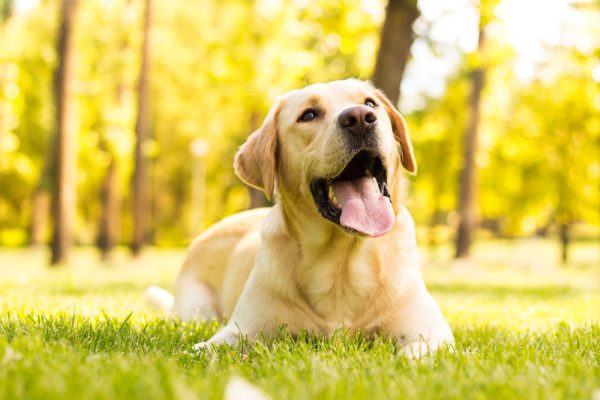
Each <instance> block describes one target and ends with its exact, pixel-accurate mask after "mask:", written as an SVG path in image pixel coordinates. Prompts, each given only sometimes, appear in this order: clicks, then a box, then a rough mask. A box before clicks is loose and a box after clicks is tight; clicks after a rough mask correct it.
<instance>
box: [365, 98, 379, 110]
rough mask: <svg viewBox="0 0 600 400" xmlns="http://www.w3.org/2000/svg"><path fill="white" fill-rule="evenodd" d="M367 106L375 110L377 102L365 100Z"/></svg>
mask: <svg viewBox="0 0 600 400" xmlns="http://www.w3.org/2000/svg"><path fill="white" fill-rule="evenodd" d="M365 106H367V107H371V108H375V107H377V103H375V100H373V99H370V98H367V99H366V100H365Z"/></svg>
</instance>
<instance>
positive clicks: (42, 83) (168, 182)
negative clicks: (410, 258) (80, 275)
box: [0, 0, 600, 244]
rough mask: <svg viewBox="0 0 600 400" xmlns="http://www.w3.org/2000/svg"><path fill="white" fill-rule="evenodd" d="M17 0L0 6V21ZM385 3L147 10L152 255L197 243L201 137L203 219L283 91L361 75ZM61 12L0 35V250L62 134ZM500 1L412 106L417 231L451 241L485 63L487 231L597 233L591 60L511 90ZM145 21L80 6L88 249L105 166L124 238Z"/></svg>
mask: <svg viewBox="0 0 600 400" xmlns="http://www.w3.org/2000/svg"><path fill="white" fill-rule="evenodd" d="M9 3H11V2H3V3H2V7H3V9H4V8H6V7H7V5H8V4H9ZM384 3H385V2H384V1H364V0H363V1H361V0H352V1H347V2H343V3H340V2H338V1H333V0H319V1H317V2H303V1H293V2H285V1H268V0H260V1H256V2H247V1H242V0H226V1H217V0H210V1H200V2H193V1H180V2H155V10H154V18H153V26H152V33H151V68H150V73H151V94H152V96H151V108H152V122H151V125H152V138H153V139H152V140H151V141H149V142H148V143H146V144H145V145H144V148H145V149H146V151H147V152H148V153H149V154H150V155H151V156H152V157H151V158H152V162H153V166H152V170H151V176H152V185H151V186H152V220H153V222H152V225H153V227H152V231H153V237H154V239H155V243H158V244H185V243H187V242H188V240H189V233H190V232H191V231H196V232H197V231H199V230H200V229H201V228H202V227H191V226H188V225H189V222H188V221H189V220H190V218H191V214H192V207H193V206H195V205H192V204H191V190H190V184H191V182H190V180H191V179H190V175H191V165H192V155H191V153H190V144H191V143H192V142H193V141H194V140H195V139H198V138H201V139H204V140H205V141H206V142H207V143H208V146H209V152H208V154H207V155H206V157H205V161H204V162H205V163H206V171H207V173H206V176H207V188H206V202H205V208H206V210H205V211H206V212H205V219H204V222H203V225H204V226H207V225H209V224H211V223H213V222H215V221H216V220H218V219H220V218H222V217H223V216H225V215H227V214H230V213H232V212H235V211H238V210H241V209H244V208H245V207H246V206H247V205H248V194H247V191H246V189H245V188H244V186H243V185H242V184H241V183H240V182H239V180H238V179H237V178H236V177H235V176H234V175H233V171H232V168H231V164H232V160H233V155H234V154H235V151H236V149H237V148H238V146H239V145H240V144H241V143H242V142H243V141H244V140H245V138H246V137H247V135H248V134H249V133H250V132H251V131H253V130H254V129H256V128H257V127H258V126H259V125H260V123H261V121H262V118H263V116H264V115H265V114H266V112H267V110H268V107H269V106H270V104H271V103H272V102H273V100H274V99H275V97H276V96H277V95H278V94H281V93H283V92H285V91H287V90H289V89H292V88H296V87H302V86H304V85H305V84H309V83H313V82H318V81H326V80H332V79H339V78H346V77H362V78H369V77H370V75H371V71H372V69H373V64H374V60H375V55H376V50H377V44H378V40H379V37H378V35H379V29H380V26H381V23H382V21H383V16H384ZM58 5H59V4H58V2H57V1H42V2H40V3H39V4H38V5H37V6H35V7H33V8H32V9H31V10H29V11H26V12H13V13H12V14H11V13H8V14H6V16H7V17H6V18H5V19H3V20H2V23H1V24H0V41H1V42H0V43H1V46H0V188H1V190H0V243H2V244H8V243H12V244H14V243H15V242H24V241H25V239H26V237H27V233H26V232H27V231H28V227H29V225H30V224H31V219H32V213H33V204H32V197H33V194H34V192H35V190H36V188H39V187H47V185H48V182H47V181H46V178H45V176H47V173H46V175H44V170H46V172H47V164H48V160H49V159H51V157H52V155H53V153H54V149H53V147H52V141H51V140H50V138H51V137H52V135H53V133H54V125H55V121H54V99H53V90H52V84H53V82H52V72H53V69H54V67H55V65H56V59H57V56H56V50H55V36H56V30H57V26H56V24H57V21H58ZM496 5H497V1H487V2H483V3H482V4H481V7H482V10H483V14H484V15H483V19H482V23H483V25H485V26H486V27H488V28H489V29H488V30H489V31H490V32H488V35H487V40H486V54H485V60H479V59H476V57H475V58H474V57H473V54H463V55H462V62H461V68H460V70H459V71H458V72H456V73H454V74H450V77H449V79H448V81H447V82H446V91H445V93H444V95H443V96H442V97H441V98H428V99H426V102H425V106H424V108H423V109H422V110H418V111H415V112H413V113H411V115H408V116H407V117H408V121H409V126H410V129H411V132H412V138H413V141H414V145H415V151H416V153H417V159H418V164H419V175H418V176H417V177H416V178H414V179H413V182H414V188H413V190H412V192H411V196H410V203H409V205H410V208H411V210H412V212H413V213H414V215H415V217H416V218H415V219H416V221H417V223H418V224H429V225H431V226H432V227H436V229H438V228H440V227H446V230H448V228H447V227H449V226H451V225H452V223H453V218H452V217H453V210H454V208H455V206H456V197H457V194H458V189H457V179H458V169H459V167H460V160H461V157H462V143H461V137H462V134H463V131H464V124H465V118H466V116H465V114H466V108H467V106H466V103H467V98H468V95H469V83H468V80H467V75H468V72H469V71H470V70H471V69H472V68H473V67H474V66H476V65H479V64H480V63H482V62H483V65H484V66H485V67H486V69H487V81H486V89H485V92H484V99H483V106H482V110H483V114H482V121H481V125H482V135H481V147H480V149H481V150H480V154H479V156H478V159H477V160H478V165H479V168H480V174H479V175H480V179H479V182H480V187H479V199H480V215H481V218H482V220H484V221H493V222H494V224H495V226H497V227H498V228H497V229H495V233H496V234H500V235H507V236H515V235H530V234H532V233H534V232H535V231H536V230H538V229H540V228H543V229H545V228H546V227H548V226H551V225H552V224H553V223H562V222H569V223H573V222H581V223H583V224H592V225H594V226H596V228H595V230H597V227H598V226H599V225H600V215H599V214H598V212H597V207H598V204H599V202H600V200H599V197H600V195H599V193H598V191H599V189H598V185H597V184H595V183H597V182H598V180H599V179H600V172H599V171H600V166H599V164H598V154H599V153H600V150H599V146H600V145H599V139H598V135H599V133H598V132H599V131H600V126H599V125H600V122H598V115H600V113H599V112H598V98H599V97H600V93H599V91H600V89H599V86H598V84H597V82H594V81H592V79H591V77H592V70H593V69H594V68H598V67H597V54H596V55H595V56H594V55H593V54H589V52H585V51H582V50H579V49H578V47H577V46H576V45H573V46H571V47H567V48H553V49H552V52H551V53H550V54H551V58H549V59H548V60H547V63H546V64H545V65H540V66H539V71H538V74H537V76H538V77H537V78H536V79H533V80H528V81H523V80H518V79H516V78H515V77H514V67H515V52H514V50H513V49H512V48H510V46H508V44H507V43H505V42H503V38H502V37H501V35H498V34H497V32H498V26H497V21H496V20H495V19H494V12H495V7H496ZM472 6H473V7H475V6H476V5H475V4H473V5H472ZM477 7H479V6H477ZM142 11H143V4H142V2H138V1H132V0H111V1H89V2H81V4H80V7H79V9H78V13H77V16H76V24H75V48H74V54H75V85H74V91H75V98H76V104H75V114H76V117H77V118H76V121H75V123H76V125H77V132H78V140H77V142H78V155H79V157H78V162H79V165H78V172H77V173H78V176H77V193H78V202H77V204H78V207H77V226H76V228H75V232H76V234H77V240H78V242H80V243H93V241H94V239H95V236H96V232H97V224H98V219H99V215H100V212H101V204H100V202H99V198H100V196H99V194H100V188H101V186H102V182H103V181H104V179H105V176H106V173H107V168H108V165H109V164H110V163H111V162H114V163H116V165H117V166H118V169H117V171H118V172H117V174H118V189H119V192H120V193H121V203H122V208H123V210H122V212H121V216H120V225H121V233H122V235H121V241H127V240H128V239H129V234H130V231H131V229H130V226H131V210H130V204H131V195H132V193H131V190H130V187H131V172H132V159H133V156H132V149H133V144H134V134H133V129H134V123H135V116H136V111H137V110H136V90H137V86H136V85H137V76H138V73H139V63H140V45H141V19H142V15H141V14H142ZM578 12H580V13H594V12H595V11H593V10H592V11H590V10H587V9H585V8H582V9H579V10H578ZM3 15H4V14H3ZM590 15H591V14H590ZM431 23H432V24H435V23H436V21H432V22H431ZM473 29H476V27H473ZM588 34H589V38H587V39H586V40H588V41H589V42H590V43H592V44H594V43H597V39H595V38H597V37H598V35H597V31H590V32H588ZM430 44H431V45H432V46H433V47H435V46H436V45H437V44H436V43H430ZM596 47H597V46H596ZM595 230H594V229H592V230H591V232H595ZM432 232H433V231H432ZM436 235H437V234H433V236H436ZM433 236H432V238H433ZM443 236H444V235H442V236H441V237H443ZM441 237H440V238H441ZM436 240H437V239H436Z"/></svg>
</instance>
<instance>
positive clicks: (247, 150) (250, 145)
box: [233, 104, 279, 200]
mask: <svg viewBox="0 0 600 400" xmlns="http://www.w3.org/2000/svg"><path fill="white" fill-rule="evenodd" d="M278 116H279V104H275V105H273V107H271V110H270V111H269V113H268V114H267V116H266V118H265V120H264V122H263V124H262V126H261V127H260V128H258V129H257V130H256V131H254V132H252V134H251V135H250V136H249V137H248V140H246V143H244V144H243V145H242V147H240V149H239V150H238V152H237V154H236V155H235V160H234V162H233V168H234V170H235V174H236V175H237V176H238V177H239V178H240V179H241V180H242V181H243V182H244V183H246V184H247V185H250V186H252V187H254V188H256V189H260V190H262V191H263V192H265V195H266V196H267V198H268V199H269V200H270V199H271V197H272V196H273V190H274V188H275V175H276V170H277V119H278Z"/></svg>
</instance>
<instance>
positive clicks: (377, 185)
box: [371, 177, 381, 194]
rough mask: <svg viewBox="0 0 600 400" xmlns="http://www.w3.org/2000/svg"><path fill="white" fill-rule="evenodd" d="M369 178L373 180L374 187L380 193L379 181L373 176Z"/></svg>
mask: <svg viewBox="0 0 600 400" xmlns="http://www.w3.org/2000/svg"><path fill="white" fill-rule="evenodd" d="M371 180H372V181H373V184H374V185H375V188H376V189H377V193H379V194H381V189H380V188H379V183H378V182H377V178H375V177H373V178H371Z"/></svg>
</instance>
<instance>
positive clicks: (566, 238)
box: [559, 224, 571, 265]
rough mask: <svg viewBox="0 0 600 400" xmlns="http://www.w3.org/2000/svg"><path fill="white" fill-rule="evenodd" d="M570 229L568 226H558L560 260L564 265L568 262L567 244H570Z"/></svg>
mask: <svg viewBox="0 0 600 400" xmlns="http://www.w3.org/2000/svg"><path fill="white" fill-rule="evenodd" d="M570 228H571V225H570V224H560V234H559V235H560V249H561V252H560V259H561V261H562V263H563V264H564V265H566V264H567V263H568V262H569V243H570V242H571V229H570Z"/></svg>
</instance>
